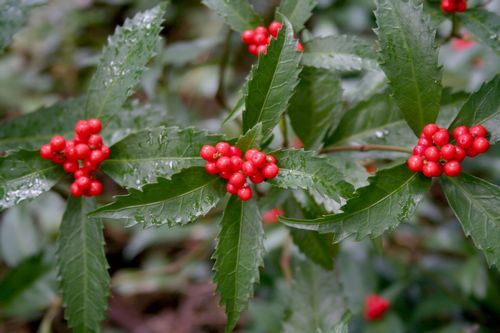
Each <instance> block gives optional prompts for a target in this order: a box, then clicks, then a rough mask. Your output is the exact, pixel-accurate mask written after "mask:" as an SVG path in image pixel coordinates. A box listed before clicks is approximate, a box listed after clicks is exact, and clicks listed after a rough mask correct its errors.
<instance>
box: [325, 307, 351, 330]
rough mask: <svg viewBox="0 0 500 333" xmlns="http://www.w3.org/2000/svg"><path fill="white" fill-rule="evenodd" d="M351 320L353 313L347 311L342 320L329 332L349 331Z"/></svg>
mask: <svg viewBox="0 0 500 333" xmlns="http://www.w3.org/2000/svg"><path fill="white" fill-rule="evenodd" d="M350 321H351V313H350V312H349V311H347V312H346V313H345V314H344V315H343V316H342V319H341V320H340V322H339V323H337V324H335V325H334V326H333V327H332V328H331V329H330V330H329V331H328V333H349V322H350Z"/></svg>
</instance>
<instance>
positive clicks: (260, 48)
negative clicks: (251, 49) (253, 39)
mask: <svg viewBox="0 0 500 333" xmlns="http://www.w3.org/2000/svg"><path fill="white" fill-rule="evenodd" d="M257 53H262V54H267V45H259V46H257Z"/></svg>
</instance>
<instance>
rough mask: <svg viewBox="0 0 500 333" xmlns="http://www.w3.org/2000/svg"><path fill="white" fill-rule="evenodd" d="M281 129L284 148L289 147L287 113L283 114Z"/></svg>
mask: <svg viewBox="0 0 500 333" xmlns="http://www.w3.org/2000/svg"><path fill="white" fill-rule="evenodd" d="M280 130H281V135H282V136H283V148H288V126H287V124H286V118H285V115H282V116H281V119H280Z"/></svg>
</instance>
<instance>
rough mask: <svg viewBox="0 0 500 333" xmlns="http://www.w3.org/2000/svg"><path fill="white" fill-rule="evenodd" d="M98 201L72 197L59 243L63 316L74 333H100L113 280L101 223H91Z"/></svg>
mask: <svg viewBox="0 0 500 333" xmlns="http://www.w3.org/2000/svg"><path fill="white" fill-rule="evenodd" d="M94 208H95V201H94V200H91V199H86V198H73V197H72V198H70V199H69V200H68V207H67V208H66V212H65V213H64V216H63V220H62V224H61V227H60V234H59V239H58V243H57V267H58V272H59V279H60V288H61V292H62V296H63V297H62V298H63V306H64V307H65V311H64V317H65V318H66V320H67V321H68V323H69V326H70V327H72V328H73V332H75V333H79V332H81V333H87V332H99V331H100V328H99V325H100V324H99V323H100V321H102V320H103V319H104V318H105V315H106V308H107V298H108V294H109V286H110V280H109V275H108V272H107V269H108V263H107V261H106V256H105V254H104V236H103V233H102V222H101V221H100V220H88V219H87V213H88V212H90V211H91V210H92V209H94Z"/></svg>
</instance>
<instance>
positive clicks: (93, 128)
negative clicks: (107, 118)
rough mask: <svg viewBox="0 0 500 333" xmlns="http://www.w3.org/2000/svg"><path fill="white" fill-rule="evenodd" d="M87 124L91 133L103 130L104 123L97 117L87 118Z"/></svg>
mask: <svg viewBox="0 0 500 333" xmlns="http://www.w3.org/2000/svg"><path fill="white" fill-rule="evenodd" d="M87 125H89V128H90V133H92V134H99V132H101V129H102V123H101V121H100V120H99V119H97V118H92V119H89V120H87Z"/></svg>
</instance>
